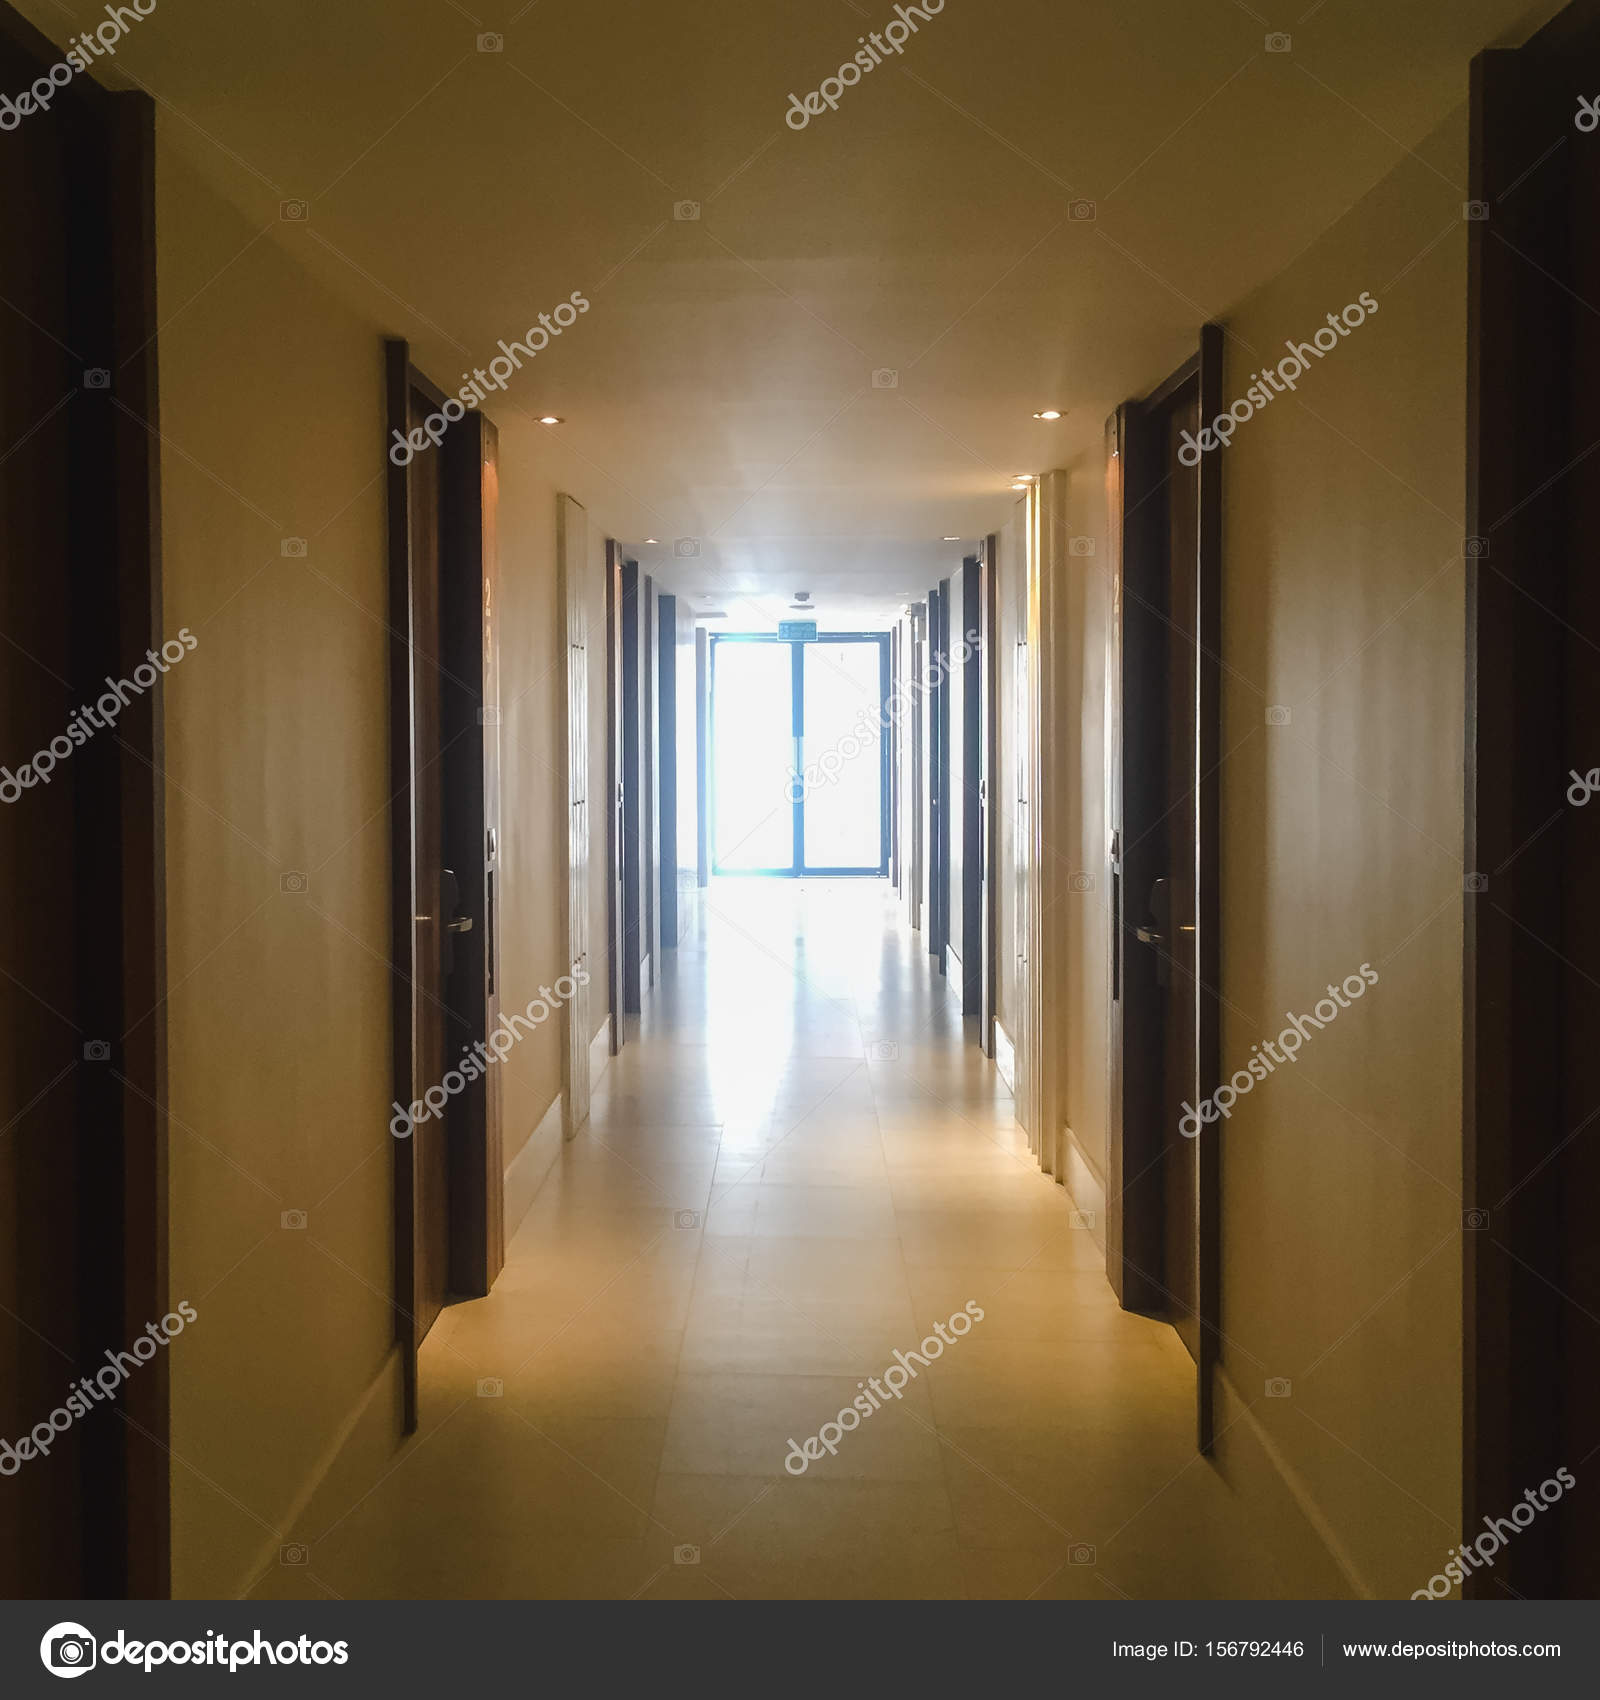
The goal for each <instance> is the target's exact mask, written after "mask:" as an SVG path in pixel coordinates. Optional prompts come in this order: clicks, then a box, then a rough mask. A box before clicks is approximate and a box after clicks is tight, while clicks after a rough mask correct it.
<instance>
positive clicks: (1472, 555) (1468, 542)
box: [1461, 537, 1489, 561]
mask: <svg viewBox="0 0 1600 1700" xmlns="http://www.w3.org/2000/svg"><path fill="white" fill-rule="evenodd" d="M1461 553H1462V554H1463V555H1465V556H1466V557H1467V559H1468V560H1469V561H1480V560H1482V559H1483V557H1484V556H1485V555H1487V554H1488V553H1489V539H1488V538H1487V537H1468V538H1465V539H1464V540H1463V541H1462V544H1461Z"/></svg>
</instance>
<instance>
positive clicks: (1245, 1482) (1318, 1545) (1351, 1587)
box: [1212, 1365, 1380, 1600]
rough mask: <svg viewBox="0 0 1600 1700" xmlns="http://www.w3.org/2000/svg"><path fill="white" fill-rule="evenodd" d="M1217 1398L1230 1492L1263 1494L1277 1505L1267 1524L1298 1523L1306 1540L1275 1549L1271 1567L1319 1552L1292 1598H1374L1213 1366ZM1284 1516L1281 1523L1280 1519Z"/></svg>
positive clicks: (1303, 1488)
mask: <svg viewBox="0 0 1600 1700" xmlns="http://www.w3.org/2000/svg"><path fill="white" fill-rule="evenodd" d="M1212 1373H1213V1375H1214V1376H1215V1377H1216V1381H1215V1384H1214V1385H1215V1389H1216V1395H1217V1409H1216V1429H1217V1452H1216V1457H1217V1462H1218V1465H1219V1466H1220V1467H1221V1469H1222V1472H1223V1474H1224V1476H1225V1477H1226V1478H1227V1479H1228V1481H1229V1483H1230V1485H1231V1486H1232V1487H1233V1488H1234V1490H1235V1491H1236V1492H1241V1493H1242V1492H1244V1491H1246V1489H1247V1488H1250V1489H1255V1490H1257V1492H1258V1493H1259V1490H1260V1489H1262V1488H1264V1489H1265V1490H1266V1492H1267V1493H1268V1494H1269V1495H1270V1496H1272V1497H1273V1498H1275V1499H1276V1500H1277V1501H1278V1504H1277V1505H1276V1506H1274V1507H1272V1508H1271V1510H1272V1511H1273V1512H1276V1513H1277V1515H1276V1516H1273V1515H1270V1514H1269V1515H1268V1517H1267V1519H1266V1521H1267V1522H1268V1523H1269V1524H1275V1525H1280V1526H1281V1523H1282V1521H1284V1520H1292V1519H1293V1518H1294V1517H1295V1516H1296V1515H1298V1516H1299V1517H1300V1518H1303V1519H1304V1521H1305V1525H1306V1530H1305V1536H1306V1538H1304V1539H1301V1540H1298V1541H1295V1540H1287V1539H1286V1540H1284V1541H1281V1542H1279V1543H1278V1552H1277V1561H1278V1562H1279V1563H1280V1564H1282V1563H1298V1561H1300V1560H1301V1559H1303V1557H1304V1555H1305V1554H1306V1553H1307V1552H1308V1550H1309V1551H1319V1552H1320V1555H1321V1557H1322V1558H1323V1560H1324V1564H1323V1565H1319V1566H1316V1567H1315V1569H1313V1568H1312V1567H1311V1566H1309V1565H1308V1566H1306V1569H1307V1572H1308V1573H1307V1574H1306V1575H1305V1576H1300V1575H1296V1576H1295V1577H1294V1578H1293V1583H1292V1596H1291V1597H1294V1598H1299V1599H1319V1598H1327V1597H1328V1596H1329V1595H1330V1594H1334V1595H1335V1597H1336V1588H1337V1585H1338V1584H1339V1583H1342V1584H1343V1586H1344V1587H1345V1588H1346V1589H1348V1591H1349V1593H1350V1595H1351V1597H1353V1598H1355V1599H1358V1600H1371V1599H1376V1598H1379V1597H1380V1596H1379V1595H1378V1593H1377V1591H1376V1590H1375V1589H1374V1588H1373V1587H1372V1586H1371V1584H1370V1583H1369V1582H1368V1581H1367V1579H1366V1578H1365V1577H1364V1576H1363V1575H1362V1573H1361V1568H1360V1566H1359V1565H1358V1564H1357V1563H1356V1561H1355V1558H1354V1557H1353V1556H1352V1554H1351V1552H1350V1549H1349V1548H1348V1547H1347V1546H1346V1545H1345V1544H1344V1542H1343V1541H1342V1540H1340V1538H1339V1535H1338V1532H1337V1531H1336V1530H1335V1529H1334V1527H1333V1525H1332V1524H1331V1523H1330V1522H1329V1521H1328V1519H1327V1517H1326V1516H1325V1515H1324V1513H1323V1511H1322V1508H1321V1507H1320V1506H1319V1505H1318V1504H1317V1502H1316V1500H1315V1498H1314V1497H1313V1496H1312V1493H1311V1490H1310V1488H1309V1487H1308V1486H1307V1485H1306V1481H1305V1478H1304V1477H1303V1476H1302V1475H1301V1474H1300V1472H1299V1471H1298V1470H1297V1469H1296V1468H1295V1467H1294V1465H1293V1464H1291V1463H1290V1462H1289V1460H1288V1459H1287V1458H1285V1457H1284V1455H1283V1453H1282V1452H1281V1451H1280V1450H1279V1449H1278V1446H1277V1443H1276V1442H1275V1441H1274V1440H1273V1438H1272V1436H1271V1435H1270V1434H1268V1433H1267V1431H1266V1428H1265V1427H1264V1426H1263V1425H1262V1422H1261V1419H1260V1418H1259V1417H1258V1416H1257V1415H1256V1413H1255V1412H1254V1410H1252V1409H1251V1407H1250V1404H1249V1402H1248V1401H1247V1400H1246V1399H1245V1398H1244V1397H1243V1396H1242V1395H1241V1394H1240V1392H1239V1390H1238V1388H1236V1387H1235V1386H1234V1385H1233V1383H1232V1381H1231V1380H1229V1378H1228V1375H1227V1374H1226V1372H1225V1371H1224V1370H1223V1369H1222V1367H1221V1365H1218V1366H1217V1367H1216V1368H1215V1369H1214V1370H1213V1371H1212ZM1285 1514H1287V1518H1285Z"/></svg>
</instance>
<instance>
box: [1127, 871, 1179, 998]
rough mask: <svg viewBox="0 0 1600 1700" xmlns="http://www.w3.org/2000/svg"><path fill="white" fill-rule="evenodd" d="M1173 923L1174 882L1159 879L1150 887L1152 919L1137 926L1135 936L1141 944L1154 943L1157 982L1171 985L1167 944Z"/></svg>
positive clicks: (1170, 964)
mask: <svg viewBox="0 0 1600 1700" xmlns="http://www.w3.org/2000/svg"><path fill="white" fill-rule="evenodd" d="M1171 925H1172V882H1171V881H1170V880H1166V879H1158V880H1157V881H1156V882H1155V884H1154V885H1152V886H1151V887H1150V920H1149V922H1148V924H1147V925H1145V926H1142V927H1135V928H1134V929H1133V936H1134V937H1135V938H1136V939H1138V941H1139V942H1140V944H1148V945H1153V946H1154V947H1155V951H1156V984H1157V985H1158V986H1169V985H1171V984H1172V959H1171V958H1170V957H1169V956H1168V954H1167V952H1166V950H1165V948H1164V947H1165V946H1166V944H1167V942H1168V938H1167V933H1168V929H1169V928H1170V927H1171Z"/></svg>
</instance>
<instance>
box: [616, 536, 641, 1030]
mask: <svg viewBox="0 0 1600 1700" xmlns="http://www.w3.org/2000/svg"><path fill="white" fill-rule="evenodd" d="M640 591H641V580H640V576H639V563H638V562H637V561H627V560H625V561H623V563H622V602H621V626H622V947H623V948H622V1010H623V1013H624V1015H638V1014H639V1013H640V1012H641V1011H642V1009H643V1008H644V988H643V985H642V984H641V975H640V968H641V962H642V953H643V951H644V947H645V922H646V914H645V893H644V880H645V872H644V861H643V857H642V854H641V852H642V850H643V831H644V820H643V817H644V807H643V803H644V798H643V795H642V793H641V790H640V779H641V776H642V773H643V754H642V751H641V749H640V743H641V738H640V733H641V730H642V720H641V715H642V712H643V711H642V706H641V704H642V696H643V693H642V689H641V686H642V678H641V662H642V656H641V654H640V647H641V636H640V633H641V626H640V617H641V606H640Z"/></svg>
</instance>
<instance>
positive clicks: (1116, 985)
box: [1106, 324, 1223, 1452]
mask: <svg viewBox="0 0 1600 1700" xmlns="http://www.w3.org/2000/svg"><path fill="white" fill-rule="evenodd" d="M1222 353H1223V331H1222V327H1221V326H1220V325H1215V324H1207V325H1204V326H1202V327H1201V330H1200V336H1199V348H1198V350H1197V352H1196V353H1195V354H1194V355H1193V356H1191V358H1190V359H1189V360H1187V361H1185V362H1184V364H1183V365H1182V366H1180V367H1179V368H1178V369H1177V370H1176V371H1175V372H1174V373H1172V375H1171V376H1170V377H1169V378H1167V379H1166V381H1165V382H1164V383H1162V384H1160V385H1159V386H1158V387H1157V388H1156V389H1155V390H1153V391H1152V392H1151V393H1150V394H1149V395H1147V396H1145V397H1143V398H1142V399H1140V400H1137V401H1129V402H1126V403H1124V404H1123V405H1122V406H1121V407H1120V408H1118V410H1117V412H1116V413H1115V414H1114V415H1113V416H1112V418H1111V419H1110V420H1109V421H1108V423H1107V426H1106V486H1107V495H1108V534H1109V535H1108V543H1109V554H1110V567H1111V574H1112V597H1111V607H1112V617H1111V622H1110V629H1109V634H1108V640H1107V642H1108V654H1107V668H1106V713H1107V745H1108V761H1107V798H1106V804H1107V807H1106V814H1107V822H1106V826H1107V844H1106V860H1107V868H1108V875H1109V879H1108V884H1109V888H1110V890H1111V893H1112V929H1111V941H1112V942H1111V956H1110V961H1109V962H1108V964H1107V973H1108V976H1109V981H1110V990H1111V996H1110V999H1109V1017H1108V1024H1109V1026H1108V1054H1109V1060H1110V1076H1111V1106H1110V1130H1109V1131H1110V1139H1109V1150H1108V1157H1109V1162H1108V1170H1109V1173H1108V1177H1107V1189H1106V1273H1107V1277H1108V1279H1109V1280H1110V1282H1111V1286H1112V1289H1113V1291H1115V1293H1116V1294H1117V1297H1118V1299H1119V1301H1120V1302H1121V1304H1122V1306H1123V1307H1124V1309H1128V1310H1141V1311H1152V1310H1159V1309H1160V1308H1161V1305H1162V1301H1163V1298H1164V1297H1165V1293H1166V1288H1165V1286H1164V1284H1163V1279H1162V1275H1161V1273H1160V1271H1161V1269H1162V1264H1163V1260H1164V1250H1163V1247H1164V1242H1165V1229H1166V1223H1165V1200H1164V1197H1163V1186H1162V1165H1163V1159H1164V1153H1165V1150H1166V1137H1165V1130H1164V1129H1163V1127H1162V1125H1161V1108H1160V1095H1159V1087H1160V1070H1159V1068H1152V1067H1151V1066H1150V1059H1151V1058H1152V1057H1159V1055H1160V1033H1161V1026H1160V1022H1161V1011H1160V1000H1159V998H1157V996H1156V995H1155V988H1154V985H1153V982H1151V983H1150V984H1146V983H1145V977H1144V976H1141V975H1136V974H1130V973H1129V971H1128V965H1129V955H1128V948H1127V947H1128V941H1129V939H1130V938H1131V937H1132V930H1133V928H1135V927H1136V926H1138V925H1139V923H1140V918H1141V916H1142V913H1143V911H1142V909H1141V910H1140V911H1139V914H1137V915H1136V914H1134V913H1133V912H1132V904H1136V903H1137V902H1138V901H1139V899H1138V898H1134V899H1132V900H1130V897H1129V892H1130V890H1134V891H1142V889H1143V887H1142V886H1141V884H1140V881H1139V879H1137V878H1134V879H1131V880H1130V878H1129V875H1128V868H1129V861H1130V857H1132V858H1133V860H1134V863H1135V865H1136V866H1137V865H1138V861H1139V857H1138V852H1139V850H1140V847H1141V845H1142V843H1143V841H1144V840H1145V839H1146V838H1147V837H1148V836H1149V835H1150V834H1151V833H1153V832H1154V831H1155V830H1156V828H1157V826H1158V825H1159V824H1160V822H1161V820H1162V818H1163V816H1164V813H1165V804H1164V803H1163V802H1158V800H1157V797H1156V796H1155V794H1154V789H1153V787H1152V785H1151V783H1150V782H1149V778H1148V776H1149V775H1150V774H1151V773H1152V772H1159V771H1160V770H1161V765H1162V764H1161V763H1160V761H1159V760H1153V759H1152V751H1153V749H1154V748H1155V747H1157V746H1159V744H1160V741H1161V740H1162V738H1163V737H1164V735H1165V732H1164V726H1165V723H1164V721H1162V720H1161V719H1160V717H1159V716H1155V715H1152V714H1151V713H1150V712H1148V710H1147V709H1145V708H1144V705H1145V704H1146V703H1147V701H1148V694H1149V681H1151V680H1152V678H1153V677H1155V676H1156V675H1157V674H1158V672H1159V670H1160V669H1161V667H1162V666H1163V663H1162V661H1161V658H1160V657H1159V656H1156V655H1153V654H1150V655H1147V654H1144V653H1142V652H1141V647H1140V645H1139V644H1137V643H1136V642H1133V641H1130V636H1129V628H1128V625H1127V620H1126V614H1127V604H1128V602H1129V601H1130V600H1135V601H1140V602H1146V603H1150V602H1152V601H1153V600H1154V590H1155V578H1156V575H1157V574H1158V573H1159V574H1161V575H1162V576H1163V577H1164V575H1165V572H1166V548H1167V545H1166V541H1165V536H1164V534H1162V535H1160V536H1158V535H1156V534H1155V528H1153V527H1151V526H1150V525H1148V524H1145V523H1141V521H1142V519H1143V518H1147V517H1148V516H1147V515H1145V513H1144V509H1145V504H1146V503H1147V502H1148V500H1149V498H1150V496H1151V495H1152V494H1153V493H1154V492H1155V491H1156V490H1157V489H1159V488H1160V486H1161V484H1162V483H1163V482H1164V481H1165V477H1166V473H1165V458H1164V455H1163V454H1160V453H1158V452H1157V451H1156V448H1155V446H1154V444H1153V443H1152V441H1151V440H1150V433H1148V432H1147V431H1146V430H1145V429H1144V426H1145V422H1146V421H1147V420H1149V419H1151V418H1153V417H1155V416H1157V415H1159V413H1160V411H1161V409H1162V408H1163V407H1164V406H1165V405H1166V404H1167V403H1169V402H1170V401H1171V400H1172V399H1173V397H1174V396H1175V395H1176V394H1177V393H1179V392H1180V391H1181V390H1183V389H1184V388H1185V387H1186V386H1189V385H1191V384H1193V385H1195V386H1196V388H1197V390H1198V394H1199V400H1200V410H1201V415H1202V417H1204V418H1208V419H1209V418H1212V417H1214V416H1215V415H1216V414H1217V413H1218V412H1220V411H1221V410H1222ZM1220 462H1221V457H1220V456H1218V455H1209V456H1205V457H1202V459H1201V462H1200V466H1199V469H1198V481H1197V482H1198V502H1199V515H1198V523H1197V527H1196V536H1197V546H1196V561H1195V573H1196V601H1195V607H1196V614H1197V626H1198V629H1197V631H1196V632H1195V634H1194V642H1195V650H1196V665H1195V692H1196V700H1195V717H1196V725H1197V729H1198V749H1197V751H1196V773H1197V775H1198V787H1197V797H1196V810H1195V818H1196V834H1195V838H1196V842H1195V929H1196V934H1195V976H1196V992H1197V996H1196V1046H1195V1058H1196V1062H1195V1077H1196V1078H1195V1081H1194V1091H1195V1096H1194V1098H1193V1102H1195V1103H1201V1102H1203V1101H1204V1099H1205V1098H1206V1097H1208V1096H1209V1095H1210V1093H1211V1092H1212V1091H1213V1090H1214V1089H1215V1085H1216V1082H1217V1080H1218V1078H1219V1073H1218V1071H1219V1068H1220V1054H1221V1053H1220V1040H1221V1035H1220V1013H1221V1006H1220V985H1221V975H1220V970H1221V943H1220V937H1219V930H1220V918H1221V870H1220V859H1219V852H1220V838H1221V815H1220V777H1219V773H1218V759H1219V752H1220V749H1221V730H1222V715H1221V710H1222V702H1221V637H1222V630H1221V583H1222V560H1221V547H1222V483H1221V479H1222V473H1221V464H1220ZM1157 606H1159V604H1157ZM1196 1158H1197V1169H1198V1175H1197V1196H1196V1211H1195V1222H1194V1244H1195V1259H1196V1267H1195V1291H1196V1298H1197V1310H1198V1323H1199V1329H1198V1339H1199V1352H1198V1356H1197V1361H1196V1376H1195V1380H1196V1413H1195V1426H1196V1437H1197V1442H1198V1446H1199V1449H1200V1451H1201V1452H1209V1451H1210V1450H1211V1446H1212V1441H1213V1439H1214V1436H1215V1403H1214V1400H1215V1382H1216V1373H1215V1372H1216V1366H1217V1361H1218V1347H1219V1341H1220V1327H1221V1316H1220V1299H1221V1292H1220V1288H1221V1279H1220V1276H1221V1247H1220V1227H1221V1153H1220V1149H1219V1141H1218V1140H1217V1139H1216V1138H1215V1137H1212V1138H1209V1139H1208V1138H1202V1139H1201V1140H1200V1142H1199V1149H1198V1151H1197V1153H1196Z"/></svg>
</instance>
